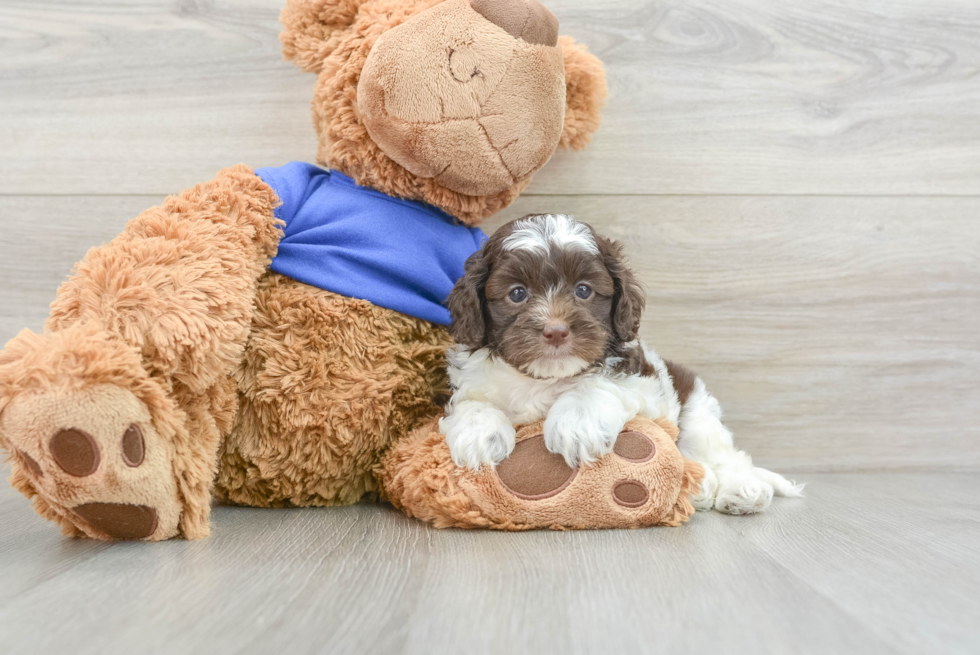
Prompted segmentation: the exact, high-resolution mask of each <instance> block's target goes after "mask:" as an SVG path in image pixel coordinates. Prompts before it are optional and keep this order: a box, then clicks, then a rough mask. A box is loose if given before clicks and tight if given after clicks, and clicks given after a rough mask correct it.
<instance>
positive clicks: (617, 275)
mask: <svg viewBox="0 0 980 655" xmlns="http://www.w3.org/2000/svg"><path fill="white" fill-rule="evenodd" d="M595 240H596V244H598V246H599V252H600V253H601V254H602V261H603V263H604V264H605V265H606V270H607V271H609V275H610V276H611V277H612V279H613V285H614V287H615V291H613V308H612V324H613V330H615V332H616V336H617V337H618V338H619V339H620V340H621V341H632V340H633V339H635V338H636V335H637V334H639V332H640V319H641V318H642V317H643V308H644V307H646V293H645V292H644V290H643V286H642V285H641V284H640V283H639V282H638V281H637V280H636V277H634V275H633V271H631V270H630V268H629V263H628V262H627V260H626V253H625V252H624V249H623V246H622V244H620V243H618V242H616V241H613V240H612V239H607V238H606V237H604V236H600V235H598V234H597V235H595Z"/></svg>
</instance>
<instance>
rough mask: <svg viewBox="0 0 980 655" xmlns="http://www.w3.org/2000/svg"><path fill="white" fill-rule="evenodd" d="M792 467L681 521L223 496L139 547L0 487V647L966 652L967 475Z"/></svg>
mask: <svg viewBox="0 0 980 655" xmlns="http://www.w3.org/2000/svg"><path fill="white" fill-rule="evenodd" d="M805 479H806V480H807V482H809V483H810V486H809V495H808V497H807V499H805V500H782V501H777V502H776V504H775V506H774V508H773V511H771V512H770V513H768V514H762V515H757V516H749V517H730V516H722V515H720V514H717V513H710V514H698V515H696V516H695V517H694V519H692V522H691V523H690V524H689V525H688V526H686V527H683V528H663V529H649V530H637V531H607V532H578V533H557V532H535V533H522V534H510V533H487V532H464V531H457V530H432V529H429V528H427V527H425V526H423V525H421V524H419V523H417V522H415V521H413V520H411V519H407V518H405V517H404V516H402V515H401V514H399V513H397V512H395V511H394V510H392V509H391V508H389V507H378V506H371V505H360V506H355V507H348V508H343V509H324V510H281V511H280V510H260V509H243V508H231V507H219V508H216V509H215V513H214V534H213V536H212V537H211V539H210V540H208V541H203V542H192V543H188V542H182V541H175V542H168V543H163V544H156V545H152V546H148V545H146V544H135V543H133V544H113V545H108V544H104V543H99V542H93V541H73V540H66V539H64V538H62V537H60V536H59V535H58V534H57V532H56V531H55V530H53V529H52V528H51V526H50V525H49V524H46V523H44V522H43V521H41V520H40V519H38V518H37V517H36V516H35V515H34V514H33V513H32V512H31V510H30V509H29V507H28V505H27V503H26V502H25V501H24V499H22V498H20V497H15V496H14V494H13V492H12V491H10V489H9V488H6V489H4V490H2V491H0V580H2V585H0V644H2V646H0V651H2V652H4V653H5V654H7V655H14V654H15V653H17V654H19V653H25V654H28V653H56V652H63V653H73V654H81V653H100V654H104V653H157V652H161V653H181V654H184V653H291V654H294V655H302V654H305V653H330V654H332V655H338V654H341V653H419V654H422V655H430V654H433V653H461V652H466V653H520V652H526V653H535V654H545V653H562V654H567V653H601V654H605V653H670V654H681V653H752V654H755V655H764V654H767V653H773V654H779V655H785V654H787V653H793V654H796V655H800V654H804V653H832V654H841V653H859V654H861V655H868V654H871V653H909V654H913V653H942V654H944V655H949V654H952V653H964V654H967V653H977V652H980V627H978V623H977V617H978V616H980V593H978V589H980V548H978V544H980V506H978V504H977V502H976V499H977V497H978V496H980V477H978V476H976V475H971V474H962V473H960V474H956V473H951V474H946V473H918V474H916V473H874V474H870V473H867V474H853V473H851V474H846V473H845V474H812V475H808V476H806V477H805ZM937 500H938V501H939V502H937Z"/></svg>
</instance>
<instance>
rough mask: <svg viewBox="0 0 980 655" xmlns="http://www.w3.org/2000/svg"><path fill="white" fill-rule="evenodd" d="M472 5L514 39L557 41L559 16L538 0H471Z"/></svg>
mask: <svg viewBox="0 0 980 655" xmlns="http://www.w3.org/2000/svg"><path fill="white" fill-rule="evenodd" d="M470 6H471V7H473V9H474V10H475V11H476V12H477V13H478V14H480V15H481V16H483V17H484V18H486V19H487V20H488V21H490V22H491V23H493V24H494V25H496V26H497V27H500V28H503V30H504V31H505V32H507V33H508V34H510V35H511V36H513V37H514V38H517V39H522V40H524V41H527V42H528V43H535V44H539V45H547V46H553V45H557V44H558V19H557V18H556V17H555V15H554V14H553V13H551V12H550V11H548V8H547V7H545V6H544V5H543V4H541V3H540V2H538V0H470Z"/></svg>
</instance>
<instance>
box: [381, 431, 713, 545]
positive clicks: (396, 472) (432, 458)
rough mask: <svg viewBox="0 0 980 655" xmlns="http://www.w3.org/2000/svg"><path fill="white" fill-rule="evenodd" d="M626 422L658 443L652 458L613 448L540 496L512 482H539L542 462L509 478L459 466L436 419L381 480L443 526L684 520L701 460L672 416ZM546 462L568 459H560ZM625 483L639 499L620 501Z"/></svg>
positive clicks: (395, 497) (408, 508)
mask: <svg viewBox="0 0 980 655" xmlns="http://www.w3.org/2000/svg"><path fill="white" fill-rule="evenodd" d="M625 428H626V429H627V430H630V431H635V432H639V433H642V434H643V435H645V436H646V438H648V439H649V440H650V441H652V442H653V443H654V444H655V452H654V453H653V456H652V457H650V458H649V459H646V460H644V461H635V460H632V459H627V458H626V457H623V456H622V455H620V454H615V453H610V454H609V455H607V456H606V457H604V458H602V459H601V460H599V461H598V462H597V463H596V464H595V465H593V466H590V467H582V468H579V469H577V470H573V469H567V468H566V469H564V470H567V471H568V473H567V475H568V476H569V477H570V478H571V479H570V480H568V481H566V482H565V483H564V486H559V487H558V488H556V489H554V490H551V491H550V492H546V493H544V494H539V497H536V498H527V497H521V496H520V495H517V494H516V493H515V490H514V489H512V488H511V487H509V486H508V483H510V484H512V485H514V486H517V485H516V484H514V482H517V483H524V484H533V483H534V481H533V480H528V479H527V477H528V476H531V477H533V476H539V475H541V465H537V466H533V467H528V469H527V470H526V471H521V472H520V474H512V475H511V476H508V475H506V474H504V473H500V472H499V471H495V470H494V469H493V468H491V467H483V468H481V469H479V470H478V471H473V470H471V469H468V468H461V467H458V466H456V465H455V464H454V463H453V461H452V457H451V456H450V453H449V447H448V446H447V444H446V441H445V439H443V438H442V435H440V434H439V433H438V431H437V430H436V426H435V424H434V423H430V424H428V425H424V426H422V427H420V428H418V429H417V430H415V431H414V432H413V433H412V434H411V435H409V436H408V438H406V439H403V440H401V441H399V442H398V443H396V444H395V446H394V448H392V450H391V452H390V453H389V455H388V456H387V457H386V458H385V460H384V465H383V468H382V473H381V479H382V481H383V482H384V489H385V492H386V497H387V498H388V500H390V501H391V502H392V504H394V505H395V506H396V507H398V508H401V509H403V510H404V511H405V512H406V513H407V514H408V515H409V516H414V517H416V518H419V519H421V520H423V521H427V522H429V523H432V524H433V525H435V526H436V527H440V528H448V527H455V528H489V529H494V530H529V529H535V528H551V529H557V530H567V529H596V528H639V527H647V526H652V525H665V526H677V525H680V524H682V523H684V522H685V521H687V520H688V519H689V518H690V517H691V515H692V514H694V507H693V506H692V504H691V501H690V496H691V495H692V494H693V493H696V492H697V490H698V489H699V488H700V485H701V479H702V475H703V470H702V468H701V466H700V465H699V464H697V463H695V462H692V461H690V460H688V459H685V458H684V457H683V456H681V454H680V453H679V452H678V450H677V448H676V447H675V446H674V439H675V438H676V436H677V428H676V427H675V426H674V425H673V424H672V423H670V422H669V421H667V420H665V419H662V420H658V421H657V422H654V421H650V420H647V419H644V418H636V419H634V420H632V421H630V422H629V423H627V424H626V425H625ZM542 430H543V426H542V424H541V423H540V422H538V423H534V424H529V425H524V426H518V427H517V430H516V443H518V444H519V443H522V442H524V441H526V440H530V439H534V438H535V437H537V438H539V439H540V435H541V434H542ZM624 454H627V455H628V454H629V453H624ZM535 464H537V462H535ZM546 466H548V467H562V466H563V464H562V463H561V462H560V460H559V461H558V462H553V461H552V462H547V463H546ZM561 477H565V476H564V475H563V476H561ZM561 477H559V478H558V479H559V480H560V479H561ZM505 479H507V482H505ZM624 483H625V485H626V486H627V487H628V488H629V487H634V488H636V489H639V490H640V495H639V496H638V497H637V501H636V502H634V503H629V504H627V505H624V504H623V502H622V499H620V500H617V496H616V494H617V485H619V484H624ZM552 486H554V485H552ZM643 489H645V490H646V494H647V496H646V498H645V499H644V497H643V491H642V490H643ZM630 505H633V506H630Z"/></svg>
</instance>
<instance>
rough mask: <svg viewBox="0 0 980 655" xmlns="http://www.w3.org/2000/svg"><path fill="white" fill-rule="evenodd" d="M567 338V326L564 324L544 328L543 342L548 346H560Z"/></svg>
mask: <svg viewBox="0 0 980 655" xmlns="http://www.w3.org/2000/svg"><path fill="white" fill-rule="evenodd" d="M567 338H568V326H567V325H565V324H564V323H555V324H553V325H547V326H545V328H544V340H545V341H547V342H548V345H549V346H560V345H562V344H563V343H565V339H567Z"/></svg>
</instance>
